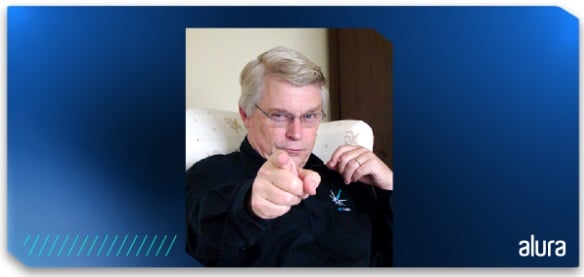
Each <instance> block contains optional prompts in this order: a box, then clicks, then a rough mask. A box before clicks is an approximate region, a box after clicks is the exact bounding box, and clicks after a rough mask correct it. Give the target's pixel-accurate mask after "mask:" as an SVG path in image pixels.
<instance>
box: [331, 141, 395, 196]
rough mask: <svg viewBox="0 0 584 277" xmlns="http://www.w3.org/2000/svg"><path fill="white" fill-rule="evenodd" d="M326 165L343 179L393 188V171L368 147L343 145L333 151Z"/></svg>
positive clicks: (346, 181)
mask: <svg viewBox="0 0 584 277" xmlns="http://www.w3.org/2000/svg"><path fill="white" fill-rule="evenodd" d="M326 165H327V167H328V168H330V169H332V170H336V171H338V172H339V173H340V174H341V175H342V176H343V179H344V181H345V184H349V183H351V182H357V181H359V182H362V183H366V184H370V185H374V186H377V187H378V188H380V189H383V190H393V172H392V171H391V169H389V167H387V165H385V163H384V162H383V161H382V160H381V159H379V157H377V155H375V154H374V153H373V152H371V151H370V150H369V149H367V148H365V147H362V146H354V145H343V146H340V147H339V148H337V149H336V150H335V152H333V154H332V156H331V158H330V160H329V161H328V162H327V163H326Z"/></svg>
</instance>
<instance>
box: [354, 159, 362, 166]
mask: <svg viewBox="0 0 584 277" xmlns="http://www.w3.org/2000/svg"><path fill="white" fill-rule="evenodd" d="M355 161H356V162H357V164H359V166H361V162H360V161H359V160H357V158H355Z"/></svg>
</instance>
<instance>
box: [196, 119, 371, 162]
mask: <svg viewBox="0 0 584 277" xmlns="http://www.w3.org/2000/svg"><path fill="white" fill-rule="evenodd" d="M185 131H186V132H185V135H186V169H189V168H190V167H191V166H192V165H193V164H194V163H195V162H197V161H199V160H200V159H203V158H205V157H208V156H210V155H214V154H227V153H231V152H233V151H238V149H239V145H240V144H241V141H242V140H243V138H244V137H245V134H246V129H245V126H244V125H243V122H242V121H241V118H240V117H239V113H237V112H233V111H222V110H213V109H195V108H190V109H187V110H186V130H185ZM346 144H348V145H361V146H363V147H366V148H368V149H369V150H372V149H373V130H372V129H371V127H370V126H369V125H368V124H367V123H365V122H364V121H361V120H353V119H346V120H336V121H323V122H322V123H321V124H320V127H319V128H318V133H317V137H316V142H315V145H314V149H313V153H314V154H315V155H317V156H318V157H319V158H320V159H322V160H323V161H324V162H326V161H327V160H328V159H329V158H330V156H331V155H332V153H333V151H334V150H335V149H336V148H337V147H338V146H341V145H346Z"/></svg>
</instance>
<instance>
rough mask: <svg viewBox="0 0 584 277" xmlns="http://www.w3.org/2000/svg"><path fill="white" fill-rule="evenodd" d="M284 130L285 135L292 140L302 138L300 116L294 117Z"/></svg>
mask: <svg viewBox="0 0 584 277" xmlns="http://www.w3.org/2000/svg"><path fill="white" fill-rule="evenodd" d="M287 128H288V129H287V130H286V136H287V137H288V138H289V139H292V140H299V139H301V138H302V122H300V118H298V117H295V118H294V119H293V120H292V121H291V122H290V123H289V124H288V127H287Z"/></svg>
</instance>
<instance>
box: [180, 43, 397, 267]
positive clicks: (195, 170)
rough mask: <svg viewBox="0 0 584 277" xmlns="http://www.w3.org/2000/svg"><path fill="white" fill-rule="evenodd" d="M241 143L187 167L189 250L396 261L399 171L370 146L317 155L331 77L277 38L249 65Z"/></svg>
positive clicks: (313, 260)
mask: <svg viewBox="0 0 584 277" xmlns="http://www.w3.org/2000/svg"><path fill="white" fill-rule="evenodd" d="M240 83H241V87H242V94H241V97H240V100H239V113H240V116H241V118H242V120H243V122H244V125H245V127H246V129H247V136H246V138H245V139H244V140H243V142H242V143H241V146H240V149H239V150H240V151H239V152H234V153H231V154H228V155H215V156H212V157H209V158H206V159H203V160H201V161H199V162H198V163H196V164H194V165H193V166H192V167H191V168H190V169H189V170H188V171H187V177H186V182H187V246H186V247H187V251H188V252H189V253H190V255H192V256H193V257H194V258H196V259H197V260H198V261H199V262H200V263H202V264H203V265H206V266H391V262H392V261H391V259H392V228H391V222H392V211H391V204H390V200H391V199H390V198H391V195H392V190H393V173H392V171H391V170H390V169H389V168H388V167H387V166H386V165H385V164H384V163H383V162H382V161H381V160H380V159H379V158H378V157H377V156H376V155H375V154H373V153H372V152H371V151H369V150H368V149H366V148H363V147H359V146H341V147H339V148H338V149H336V150H335V151H334V153H333V154H332V156H331V158H330V160H329V161H327V162H326V164H324V163H323V161H321V160H320V159H319V158H318V157H316V156H315V155H313V154H311V153H312V149H313V146H314V142H315V139H316V133H317V129H318V125H319V123H320V122H321V120H322V119H323V118H324V117H325V114H324V112H323V109H322V107H323V101H324V99H325V96H326V88H325V87H326V79H325V77H324V76H323V74H322V72H321V70H320V68H319V67H318V66H317V65H315V64H314V63H312V62H311V61H310V60H308V59H307V58H306V57H305V56H303V55H302V54H301V53H298V52H296V51H294V50H292V49H288V48H283V47H277V48H274V49H271V50H269V51H267V52H265V53H263V54H261V55H260V56H258V58H257V59H254V60H252V61H251V62H249V63H248V64H247V65H246V66H245V68H244V69H243V71H242V73H241V78H240Z"/></svg>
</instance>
